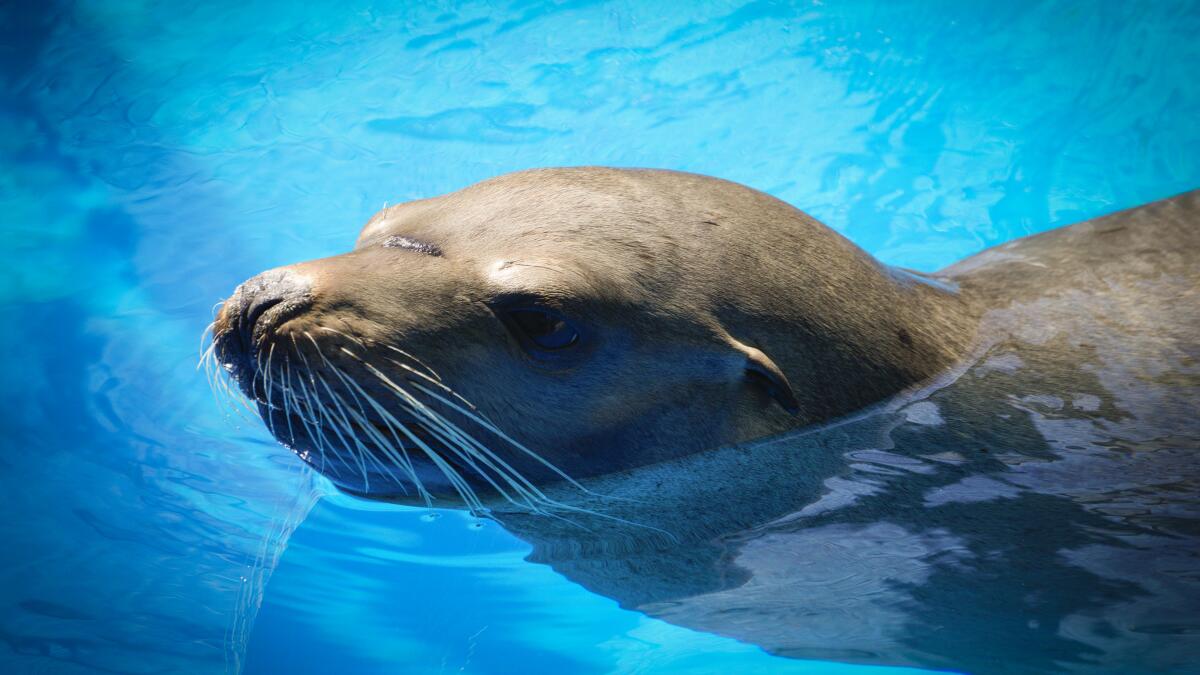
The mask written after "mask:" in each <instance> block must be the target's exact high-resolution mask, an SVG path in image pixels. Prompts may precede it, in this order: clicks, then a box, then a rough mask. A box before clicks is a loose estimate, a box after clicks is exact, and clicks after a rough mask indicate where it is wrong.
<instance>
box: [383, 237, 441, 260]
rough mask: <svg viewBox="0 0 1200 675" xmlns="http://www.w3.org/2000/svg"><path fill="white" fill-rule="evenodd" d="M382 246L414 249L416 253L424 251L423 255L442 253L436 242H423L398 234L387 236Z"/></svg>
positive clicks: (435, 255)
mask: <svg viewBox="0 0 1200 675" xmlns="http://www.w3.org/2000/svg"><path fill="white" fill-rule="evenodd" d="M383 247H384V248H402V249H406V250H409V251H416V252H417V253H424V254H425V255H431V256H434V257H441V255H442V249H441V248H440V247H438V246H437V245H436V244H430V243H429V242H424V241H417V240H416V239H409V238H408V237H402V236H399V235H396V236H391V237H388V238H387V239H384V240H383Z"/></svg>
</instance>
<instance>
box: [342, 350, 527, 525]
mask: <svg viewBox="0 0 1200 675" xmlns="http://www.w3.org/2000/svg"><path fill="white" fill-rule="evenodd" d="M343 351H345V352H346V353H347V354H348V355H349V356H351V357H352V358H355V359H356V360H358V361H359V362H360V363H362V364H363V365H364V366H365V367H366V368H367V369H368V370H369V371H370V372H371V373H372V374H373V375H375V377H376V378H378V379H379V380H380V381H381V382H383V383H384V384H385V385H386V386H387V387H388V388H389V389H391V390H392V391H393V393H395V394H396V395H397V397H399V398H400V400H401V401H402V402H403V403H404V404H405V408H406V410H407V411H408V412H411V413H413V414H416V415H419V416H421V417H423V418H424V419H425V420H427V421H428V422H429V423H431V425H432V426H431V425H426V426H425V428H426V429H427V430H428V431H429V432H430V433H433V434H435V435H437V436H438V437H439V438H438V440H441V441H442V442H444V443H446V444H447V446H448V447H450V449H451V450H453V451H455V453H456V454H458V455H459V456H461V457H463V459H464V460H466V461H468V462H470V463H471V464H472V468H474V469H475V470H476V471H478V472H479V473H480V475H481V477H483V478H485V479H486V480H488V481H489V482H491V478H490V476H488V475H487V473H486V472H483V471H480V470H479V468H478V467H477V466H475V465H474V460H473V459H472V458H475V459H479V460H480V461H483V462H485V463H486V464H487V465H488V466H489V467H490V468H492V470H493V471H495V472H496V473H497V474H498V475H500V476H501V477H503V479H504V480H505V482H507V483H509V484H510V486H512V488H513V489H514V490H519V491H520V492H522V493H523V494H525V495H527V500H528V501H529V503H528V504H525V506H528V507H530V508H533V509H534V510H539V509H537V508H536V506H535V504H536V502H539V501H540V502H543V503H549V500H547V499H546V497H545V495H543V494H542V493H541V491H540V490H538V489H537V488H536V487H535V486H534V485H533V483H532V482H530V481H529V480H528V479H526V478H525V477H524V476H523V475H521V474H520V472H518V471H516V470H515V469H514V468H513V467H512V466H510V465H509V464H508V463H507V462H505V461H504V460H503V459H501V458H500V457H499V456H498V455H497V454H496V453H495V452H493V451H492V450H491V449H489V448H487V447H486V446H484V445H483V444H482V443H479V441H478V440H476V439H475V438H474V437H472V436H471V435H470V434H467V433H465V432H463V431H462V429H460V428H458V426H457V425H455V424H453V423H452V422H450V421H449V420H447V419H446V418H445V417H444V416H442V415H441V414H439V413H437V412H436V411H434V410H432V409H430V408H429V407H428V406H426V405H425V404H423V403H421V402H420V401H419V400H418V399H417V398H416V397H414V396H413V395H412V394H411V393H410V392H408V391H407V390H405V389H404V388H403V387H401V386H400V385H398V384H396V383H395V382H393V381H392V380H391V379H390V378H388V377H387V376H386V375H384V374H383V373H382V372H380V371H379V369H378V368H376V367H375V366H373V365H372V364H370V363H367V362H366V361H364V360H362V359H361V358H359V357H358V355H356V354H354V353H353V352H350V351H349V350H343ZM414 385H415V383H414ZM356 386H357V385H356ZM415 386H416V385H415ZM422 389H425V388H424V387H422ZM426 391H428V390H427V389H426ZM433 395H434V397H435V398H437V399H438V400H440V401H443V402H446V403H448V404H449V405H451V406H452V407H454V408H455V409H458V410H462V409H461V407H459V406H457V405H455V404H453V403H451V402H449V401H447V400H446V399H445V398H444V397H442V396H438V395H437V394H433ZM456 396H457V395H456ZM459 398H461V396H460V397H459ZM464 412H466V411H464ZM468 415H469V413H468ZM493 487H497V490H498V491H500V490H499V487H498V486H495V485H493ZM530 491H532V492H530ZM501 492H503V491H501ZM509 501H512V500H509ZM513 503H514V504H516V502H513Z"/></svg>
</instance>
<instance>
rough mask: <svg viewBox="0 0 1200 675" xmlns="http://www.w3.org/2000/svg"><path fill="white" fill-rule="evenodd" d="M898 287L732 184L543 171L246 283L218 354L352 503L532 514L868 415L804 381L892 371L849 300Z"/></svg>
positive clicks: (417, 209)
mask: <svg viewBox="0 0 1200 675" xmlns="http://www.w3.org/2000/svg"><path fill="white" fill-rule="evenodd" d="M806 261H808V262H813V264H808V262H806ZM885 276H886V275H883V274H881V273H880V272H879V270H878V265H876V264H875V263H874V262H873V261H872V260H871V259H870V258H869V256H866V255H865V254H863V253H862V252H861V251H859V250H858V249H856V248H855V247H854V246H853V245H852V244H850V243H849V242H847V241H846V240H844V239H842V238H841V237H840V236H838V235H836V234H835V233H833V232H832V231H830V230H828V228H824V227H823V226H821V225H820V224H819V223H816V221H813V220H812V219H811V218H808V217H807V216H805V215H804V214H803V213H801V212H799V211H797V210H796V209H794V208H792V207H790V206H788V205H787V204H784V203H783V202H780V201H778V200H775V199H774V198H771V197H769V196H767V195H765V194H762V193H760V192H756V191H754V190H751V189H749V188H746V187H743V186H740V185H737V184H734V183H730V182H726V181H722V180H718V179H713V178H707V177H702V176H697V175H692V174H684V173H677V172H669V171H649V170H618V169H601V168H572V169H545V170H534V171H526V172H521V173H515V174H508V175H505V176H500V177H498V178H494V179H491V180H487V181H484V182H482V183H478V184H476V185H473V186H471V187H468V188H466V189H464V190H461V191H459V192H455V193H452V194H448V195H444V196H441V197H436V198H432V199H424V200H420V201H414V202H409V203H405V204H400V205H397V206H393V207H389V208H385V209H383V210H382V211H380V212H379V213H377V214H376V215H375V216H374V217H373V218H371V220H370V221H369V222H368V223H367V224H366V226H365V227H364V228H363V230H362V232H361V233H360V235H359V237H358V240H357V242H356V244H355V246H354V249H353V250H351V251H349V252H347V253H344V254H341V255H337V256H333V257H329V258H323V259H319V260H313V261H308V262H302V263H298V264H295V265H289V266H286V267H282V268H278V269H274V270H270V271H267V272H264V273H262V274H260V275H258V276H256V277H254V278H252V279H250V280H248V281H246V282H245V283H243V284H242V285H241V286H239V287H238V288H237V290H235V291H234V293H233V295H232V296H231V297H230V298H229V299H228V300H227V301H226V302H225V303H224V306H223V308H222V310H221V312H220V314H219V316H218V318H217V320H216V322H215V324H214V327H213V334H214V343H213V346H214V348H213V350H212V354H213V356H214V359H215V360H216V361H219V362H220V363H221V364H223V365H224V367H225V369H226V370H227V371H228V372H229V374H230V375H231V376H232V379H233V380H234V381H235V382H236V383H237V385H238V386H239V387H240V389H241V391H242V392H243V393H244V394H245V395H246V396H247V397H248V398H249V399H251V401H253V404H254V405H255V406H256V408H257V410H258V412H259V413H260V414H261V415H262V417H263V419H264V421H265V422H266V424H267V426H268V427H269V428H270V430H271V431H272V433H273V434H274V435H275V436H276V438H278V440H280V441H281V442H282V443H284V444H285V445H287V446H289V447H290V448H292V449H293V450H294V451H295V452H296V453H297V454H298V455H299V456H300V457H301V458H302V459H304V461H306V462H308V463H309V464H311V465H312V466H313V467H315V468H316V469H317V470H319V471H321V472H322V473H324V474H325V475H326V476H328V477H329V478H330V479H331V480H332V481H333V482H334V483H335V484H337V485H338V486H339V487H341V488H343V489H345V490H348V491H350V492H354V493H357V494H362V495H366V496H369V497H375V498H381V499H391V500H398V501H419V500H424V501H429V500H431V499H438V500H441V501H439V503H440V504H447V503H466V504H467V505H468V506H471V507H472V508H478V507H479V506H480V504H481V503H482V502H480V500H481V499H482V500H485V501H486V497H484V495H492V496H499V497H503V498H505V499H508V500H509V501H517V502H522V503H529V504H535V503H536V502H537V495H538V494H539V492H538V486H539V485H542V484H544V483H546V482H548V481H560V480H568V479H570V480H578V479H581V478H586V477H588V476H594V475H598V474H606V473H612V472H615V471H621V470H626V469H631V468H634V467H638V466H641V465H645V464H650V463H655V462H660V461H663V460H666V459H671V458H674V457H678V456H681V455H686V454H690V453H695V452H698V451H701V450H704V449H708V448H713V447H717V446H721V445H727V444H732V443H737V442H740V441H744V440H746V439H750V438H755V437H759V436H764V435H767V434H771V433H774V432H778V431H782V430H784V429H788V428H791V427H794V426H798V425H801V424H806V423H809V422H812V421H816V420H819V419H824V418H827V417H829V416H831V415H833V414H837V413H839V412H844V411H845V410H847V409H850V408H852V407H854V406H855V405H857V404H861V402H862V401H857V402H856V401H852V400H841V399H839V398H838V395H830V396H827V395H825V394H823V393H822V392H820V391H818V390H817V389H818V388H817V387H816V386H815V383H814V382H812V381H811V378H813V377H815V376H821V377H824V375H823V373H824V372H825V371H826V370H827V369H828V368H830V367H837V366H838V364H849V363H854V364H856V365H855V367H854V369H853V370H854V371H862V370H867V371H871V370H873V369H874V370H878V371H879V372H878V373H876V374H875V375H873V376H872V377H871V378H869V379H871V380H875V379H884V380H886V379H887V378H888V377H889V376H896V374H895V373H893V372H891V371H889V370H888V369H887V368H886V367H882V366H880V367H877V364H875V363H874V362H873V361H872V360H871V357H870V356H860V355H858V354H855V353H854V352H853V350H852V349H850V348H848V347H845V345H852V344H853V342H854V341H853V339H851V338H853V335H852V333H854V331H855V326H853V325H851V324H852V323H853V322H850V323H848V322H846V321H844V320H842V319H839V318H838V314H839V312H840V311H841V308H839V307H838V305H837V302H836V299H835V296H837V295H838V290H839V286H845V285H850V286H852V287H854V289H855V292H856V293H858V294H859V295H860V296H861V297H863V298H866V299H867V301H872V299H873V298H875V296H876V295H880V294H881V293H882V292H883V291H882V290H881V289H884V288H885V286H883V285H880V284H881V283H890V282H886V280H884V277H885ZM881 280H884V281H881ZM878 301H879V302H887V299H886V298H883V297H882V296H880V298H878ZM880 322H881V323H882V324H884V325H885V327H887V325H886V324H887V321H886V319H880ZM889 329H890V328H889ZM831 332H832V333H835V334H837V336H835V338H830V337H829V333H831ZM894 336H895V332H894V331H893V335H892V338H891V340H890V341H891V342H896V339H895V337H894ZM839 340H840V344H841V345H842V346H840V347H837V348H832V349H831V348H829V346H828V344H826V343H830V342H839ZM901 342H907V343H908V344H909V348H911V343H912V338H911V337H907V338H906V339H905V340H902V341H901ZM901 346H903V345H901ZM876 356H878V355H876ZM883 358H887V355H886V354H885V355H884V356H883ZM843 370H844V371H845V372H844V375H845V378H846V380H847V381H850V380H853V379H854V378H855V377H857V375H856V373H855V372H851V369H850V368H849V367H847V368H844V369H843ZM893 370H894V369H893ZM798 377H799V378H805V379H806V380H809V381H804V382H801V385H802V386H799V387H797V386H796V384H795V381H796V379H797V378H798ZM886 386H888V385H887V384H886V383H885V384H884V387H886ZM867 396H870V394H867Z"/></svg>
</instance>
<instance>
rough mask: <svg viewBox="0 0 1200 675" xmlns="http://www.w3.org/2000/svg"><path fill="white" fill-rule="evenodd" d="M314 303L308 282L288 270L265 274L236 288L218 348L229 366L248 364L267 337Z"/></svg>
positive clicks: (226, 314)
mask: <svg viewBox="0 0 1200 675" xmlns="http://www.w3.org/2000/svg"><path fill="white" fill-rule="evenodd" d="M311 300H312V285H311V283H310V282H309V279H308V278H307V277H306V276H304V275H301V274H297V273H295V272H292V271H290V270H288V269H277V270H269V271H267V272H263V273H262V274H259V275H258V276H255V277H252V278H250V279H248V280H246V281H245V282H244V283H242V284H241V285H240V286H238V287H237V290H235V291H234V292H233V295H232V296H231V297H230V298H229V300H228V302H226V305H225V309H224V310H223V311H222V316H221V319H220V322H219V325H220V326H221V328H223V330H221V329H219V331H218V339H217V343H218V344H217V348H218V352H219V353H220V354H221V355H222V358H223V359H225V361H226V362H227V363H232V364H238V363H247V365H248V362H249V361H251V360H252V359H253V358H254V355H255V351H256V349H255V347H256V345H257V344H258V343H259V342H260V341H261V339H262V337H263V336H264V335H267V334H268V332H269V331H270V330H271V329H273V328H274V327H276V326H278V325H280V324H282V323H283V322H284V321H286V320H287V319H288V318H291V317H293V316H295V315H296V314H297V313H298V312H300V311H303V310H304V309H305V308H306V307H308V305H309V304H311Z"/></svg>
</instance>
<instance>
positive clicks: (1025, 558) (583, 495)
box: [212, 168, 1200, 672]
mask: <svg viewBox="0 0 1200 675" xmlns="http://www.w3.org/2000/svg"><path fill="white" fill-rule="evenodd" d="M1198 288H1200V192H1192V193H1189V194H1185V195H1181V196H1178V197H1175V198H1172V199H1169V200H1164V201H1161V202H1156V203H1154V204H1151V205H1148V206H1144V207H1140V208H1137V209H1133V210H1129V211H1123V212H1120V213H1116V214H1112V215H1109V216H1105V217H1103V218H1098V219H1095V220H1092V221H1088V222H1086V223H1080V224H1076V225H1073V226H1070V227H1066V228H1060V229H1057V230H1053V231H1050V232H1046V233H1043V234H1039V235H1036V236H1033V237H1028V238H1025V239H1021V240H1018V241H1014V242H1010V243H1007V244H1004V245H1001V246H998V247H995V248H992V249H989V250H988V251H985V252H983V253H980V254H978V255H976V256H973V257H971V258H969V259H967V260H964V261H962V262H960V263H958V264H956V265H953V266H951V267H949V268H946V269H945V270H942V271H940V272H938V273H936V274H932V275H920V274H915V273H910V272H906V271H902V270H895V269H892V268H888V267H886V266H884V265H881V264H879V263H878V262H876V261H874V260H873V259H872V258H871V257H870V256H868V255H867V254H865V253H864V252H862V251H861V250H859V249H857V248H856V247H854V246H853V245H852V244H851V243H850V242H848V241H846V240H845V239H843V238H841V237H840V236H838V235H837V234H835V233H833V232H832V231H831V230H829V229H827V228H825V227H824V226H822V225H820V224H819V223H817V222H816V221H815V220H813V219H811V218H809V217H808V216H806V215H804V214H803V213H801V212H799V211H797V210H795V209H793V208H792V207H790V206H788V205H786V204H783V203H782V202H778V201H776V200H774V199H772V198H770V197H768V196H766V195H762V194H761V193H757V192H754V191H753V190H750V189H748V188H745V187H741V186H737V185H734V184H732V183H728V182H725V181H719V180H716V179H711V178H704V177H700V176H693V175H689V174H680V173H675V172H659V171H641V170H637V171H633V170H615V169H592V168H583V169H555V170H540V171H531V172H523V173H520V174H512V175H509V176H502V177H500V178H497V179H493V180H491V181H485V182H484V183H481V184H479V185H476V186H473V187H471V188H468V189H467V190H464V191H462V192H458V193H454V194H452V195H447V196H445V197H439V198H435V199H432V200H423V201H420V202H413V203H411V204H405V205H401V206H399V207H393V208H390V209H385V210H384V211H383V212H381V213H380V214H377V215H376V216H375V217H374V218H373V219H372V220H371V222H370V223H368V225H367V226H366V227H365V228H364V230H363V233H362V235H361V236H360V238H359V243H358V246H357V247H356V249H355V251H353V252H351V253H349V254H346V255H343V256H337V257H334V258H329V259H325V260H321V261H314V262H312V263H302V264H300V265H297V266H292V267H289V268H283V269H282V270H278V271H272V272H268V273H266V274H265V275H261V276H260V277H256V278H255V279H253V280H251V281H249V282H246V284H243V286H242V287H241V288H240V289H239V290H238V291H237V292H235V294H234V296H233V297H232V298H231V299H230V301H229V302H227V303H226V305H225V307H224V309H223V310H222V313H221V315H220V316H219V317H218V320H217V322H216V325H215V334H216V338H215V346H214V349H213V351H212V354H214V355H215V356H216V357H219V359H220V360H221V361H222V362H223V363H226V364H228V365H227V368H228V369H229V370H230V371H231V373H232V374H233V376H234V379H235V380H236V381H237V382H238V383H239V384H240V385H241V387H242V389H243V390H244V391H245V392H246V393H247V394H248V395H249V396H250V397H252V398H253V399H254V401H255V402H256V405H257V408H258V410H259V411H261V412H262V414H263V416H264V418H265V419H266V420H267V423H268V425H270V426H272V427H273V431H274V433H275V435H276V436H277V437H278V438H279V439H280V440H281V441H283V442H284V443H287V444H289V445H291V446H292V447H293V448H295V449H296V450H297V452H298V453H299V454H300V455H301V456H302V457H304V458H305V460H306V461H308V462H310V463H312V464H313V465H314V466H316V467H317V468H318V469H319V470H323V471H324V472H325V473H326V475H328V476H330V477H331V478H332V479H333V480H334V482H335V483H337V484H339V485H340V486H342V487H343V488H344V489H347V490H349V491H352V492H356V493H360V494H366V495H367V496H371V497H374V498H381V499H390V500H395V501H402V502H416V501H421V500H425V499H431V500H436V501H434V502H433V503H434V504H445V503H465V504H466V506H468V507H470V508H473V509H476V510H477V511H481V512H486V513H487V514H488V515H489V516H490V517H492V518H494V519H496V520H498V521H499V522H501V523H502V524H503V525H504V526H505V527H507V528H508V529H510V530H511V531H513V532H514V533H516V534H517V535H518V536H521V537H522V538H524V539H526V540H527V541H529V542H530V543H531V544H532V545H533V547H534V548H533V553H532V554H531V558H532V559H533V560H535V561H538V562H543V563H546V564H549V565H552V566H553V567H554V568H555V569H556V570H558V571H559V572H561V573H563V574H565V575H566V576H568V577H569V578H571V579H573V580H575V581H577V582H579V583H581V584H583V585H584V586H586V587H587V588H589V589H591V590H593V591H595V592H598V593H602V594H604V595H606V596H609V597H612V598H615V599H617V600H618V601H619V602H620V603H621V604H622V605H623V606H626V607H630V608H635V609H638V610H640V611H643V612H646V613H648V614H651V615H653V616H657V617H660V618H663V619H666V620H668V621H671V622H674V623H677V624H680V625H684V626H688V627H692V628H697V629H701V630H706V631H711V632H716V633H720V634H724V635H730V636H733V637H737V638H739V639H741V640H745V641H748V642H752V643H755V644H759V645H761V646H763V647H764V648H766V649H768V650H769V651H771V652H773V653H777V654H782V655H786V656H794V657H804V658H826V659H837V660H843V661H855V662H868V663H883V664H893V665H897V664H910V665H920V666H927V667H937V668H955V669H964V670H968V671H970V672H1040V671H1059V670H1080V671H1091V672H1121V671H1128V670H1130V669H1151V670H1156V671H1180V672H1183V671H1185V670H1186V669H1187V668H1188V667H1189V664H1192V663H1195V662H1196V661H1197V659H1198V658H1200V644H1198V643H1197V637H1196V636H1197V635H1200V624H1198V623H1197V620H1196V618H1195V617H1196V616H1197V612H1196V608H1197V607H1200V582H1198V581H1197V579H1200V563H1198V562H1197V559H1196V556H1195V551H1196V550H1200V545H1198V544H1200V535H1198V532H1200V527H1197V524H1198V523H1200V512H1198V511H1197V509H1196V504H1197V503H1200V469H1198V468H1197V463H1196V461H1195V460H1196V453H1197V451H1198V448H1200V423H1198V422H1197V410H1198V408H1200V379H1198V375H1200V340H1197V338H1196V336H1197V335H1200V312H1198V311H1197V293H1198V291H1197V289H1198ZM523 313H527V314H523ZM272 349H274V351H272ZM435 373H436V374H435ZM397 402H398V403H397ZM468 402H469V403H468ZM472 405H473V406H474V407H471V406H472ZM289 425H290V426H289ZM789 429H794V431H791V432H789V431H788V430H789ZM754 439H759V440H754ZM543 462H544V463H543ZM439 476H444V477H445V478H444V479H441V480H440V481H439ZM418 485H423V487H418ZM405 490H407V494H406V493H405ZM456 495H458V497H457V498H456ZM459 500H461V502H460V501H459ZM547 515H552V516H555V517H547Z"/></svg>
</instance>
